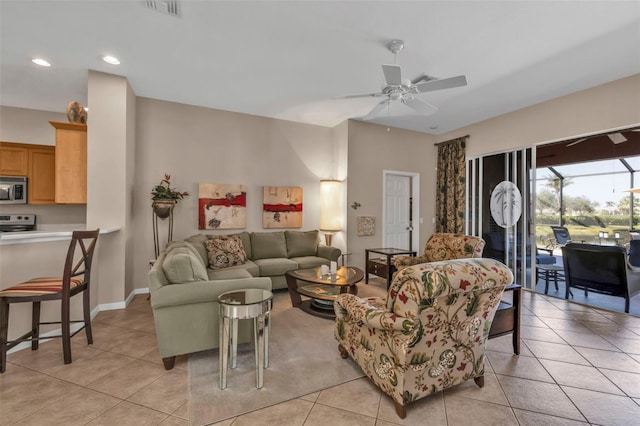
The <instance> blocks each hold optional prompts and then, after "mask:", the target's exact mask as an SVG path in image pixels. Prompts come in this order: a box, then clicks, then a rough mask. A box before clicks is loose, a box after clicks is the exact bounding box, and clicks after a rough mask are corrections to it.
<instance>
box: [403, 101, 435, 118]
mask: <svg viewBox="0 0 640 426" xmlns="http://www.w3.org/2000/svg"><path fill="white" fill-rule="evenodd" d="M402 103H403V104H405V105H407V106H408V107H409V108H411V109H413V110H414V111H417V112H419V113H420V114H423V115H431V114H433V113H434V112H436V111H438V107H436V106H434V105H431V104H428V103H426V102H423V101H421V100H418V99H416V98H411V97H405V98H402Z"/></svg>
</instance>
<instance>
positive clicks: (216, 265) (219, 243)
mask: <svg viewBox="0 0 640 426" xmlns="http://www.w3.org/2000/svg"><path fill="white" fill-rule="evenodd" d="M206 246H207V255H208V256H209V268H211V269H223V268H228V267H230V266H235V265H242V264H243V263H245V262H246V261H247V255H246V253H245V251H244V245H243V244H242V238H240V236H239V235H216V236H211V237H209V240H208V241H207V242H206Z"/></svg>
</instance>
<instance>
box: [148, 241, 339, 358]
mask: <svg viewBox="0 0 640 426" xmlns="http://www.w3.org/2000/svg"><path fill="white" fill-rule="evenodd" d="M233 235H237V236H238V237H239V238H240V239H241V240H242V245H243V248H244V253H245V254H246V261H245V262H244V263H242V264H239V265H234V266H230V267H227V268H223V269H212V268H210V267H209V266H210V261H209V253H208V251H207V242H208V240H209V239H212V238H215V237H216V236H214V235H209V236H207V235H203V234H198V235H193V236H191V237H189V238H186V239H185V240H184V241H174V242H171V243H169V244H168V245H167V247H166V249H165V250H164V251H163V252H161V253H160V255H159V256H158V258H157V259H156V262H155V263H154V265H153V267H152V268H151V270H150V271H149V275H148V278H149V292H150V295H151V307H152V309H153V316H154V321H155V326H156V336H157V339H158V349H159V351H160V356H162V359H163V362H164V365H165V368H166V369H167V370H169V369H171V368H173V365H174V363H175V357H176V356H177V355H183V354H188V353H192V352H198V351H203V350H207V349H212V348H217V347H218V336H219V329H218V327H219V320H218V315H219V309H220V308H219V304H218V296H219V295H220V294H222V293H224V292H226V291H231V290H236V289H242V288H259V289H265V290H273V289H281V288H282V289H284V288H287V283H286V280H285V277H284V274H285V273H286V272H287V271H291V270H295V269H304V268H312V267H316V266H320V265H329V263H330V261H332V260H334V261H337V259H338V257H340V254H341V251H340V250H339V249H337V248H334V247H326V246H320V245H319V244H318V241H319V238H318V231H306V232H303V231H279V232H253V233H248V232H241V233H239V234H233ZM252 327H253V324H252V322H250V321H240V323H239V325H238V341H239V342H241V343H242V342H248V341H250V340H251V339H252V337H253V328H252Z"/></svg>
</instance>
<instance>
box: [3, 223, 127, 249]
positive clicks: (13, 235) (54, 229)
mask: <svg viewBox="0 0 640 426" xmlns="http://www.w3.org/2000/svg"><path fill="white" fill-rule="evenodd" d="M47 228H50V229H40V230H37V231H24V232H2V233H0V245H9V244H28V243H41V242H48V241H61V240H69V239H71V234H72V233H73V231H75V230H79V229H82V230H84V229H87V228H86V226H85V225H82V226H79V227H78V226H73V227H70V226H69V225H60V226H54V225H49V226H48V227H47ZM119 230H120V227H117V226H111V227H105V228H100V234H110V233H112V232H118V231H119Z"/></svg>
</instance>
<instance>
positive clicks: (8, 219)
mask: <svg viewBox="0 0 640 426" xmlns="http://www.w3.org/2000/svg"><path fill="white" fill-rule="evenodd" d="M35 229H36V215H35V214H0V232H18V231H34V230H35Z"/></svg>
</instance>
